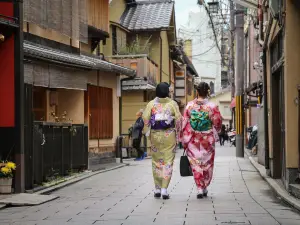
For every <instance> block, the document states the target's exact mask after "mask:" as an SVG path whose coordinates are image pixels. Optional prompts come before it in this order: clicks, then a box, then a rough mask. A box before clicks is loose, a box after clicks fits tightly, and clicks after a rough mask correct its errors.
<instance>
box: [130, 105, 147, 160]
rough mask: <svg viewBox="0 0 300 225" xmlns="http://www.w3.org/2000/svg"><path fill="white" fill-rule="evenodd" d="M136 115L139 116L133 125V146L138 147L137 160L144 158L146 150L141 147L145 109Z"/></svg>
mask: <svg viewBox="0 0 300 225" xmlns="http://www.w3.org/2000/svg"><path fill="white" fill-rule="evenodd" d="M136 116H137V117H138V118H137V120H136V121H135V124H134V125H133V128H132V146H133V147H134V148H135V149H136V151H137V154H138V155H137V158H136V159H135V160H136V161H141V160H143V159H144V156H145V155H144V151H143V150H142V149H141V140H142V135H143V133H142V131H143V129H144V121H143V118H142V116H143V111H142V110H140V111H139V112H138V113H137V114H136Z"/></svg>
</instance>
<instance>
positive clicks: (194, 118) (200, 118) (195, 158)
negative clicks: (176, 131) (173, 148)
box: [181, 82, 222, 199]
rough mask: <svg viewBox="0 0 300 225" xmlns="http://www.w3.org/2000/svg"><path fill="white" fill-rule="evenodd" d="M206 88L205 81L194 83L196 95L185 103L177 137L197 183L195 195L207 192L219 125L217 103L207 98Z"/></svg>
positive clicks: (199, 196) (203, 194)
mask: <svg viewBox="0 0 300 225" xmlns="http://www.w3.org/2000/svg"><path fill="white" fill-rule="evenodd" d="M209 89H210V87H209V85H208V84H207V83H205V82H201V83H200V84H199V85H198V86H197V87H196V90H197V98H196V99H195V100H193V101H191V102H189V103H188V104H187V106H186V108H185V111H184V115H183V121H182V133H181V141H182V143H183V148H184V150H185V151H186V154H187V156H188V159H189V162H190V166H191V169H192V172H193V176H194V180H195V183H196V185H197V189H198V194H197V198H198V199H200V198H203V196H207V193H208V190H207V187H208V186H209V184H210V182H211V180H212V176H213V168H214V159H215V142H216V140H217V139H218V135H217V133H218V132H220V131H221V127H222V117H221V114H220V111H219V109H218V107H217V106H216V105H215V104H214V103H212V102H209V101H208V97H209Z"/></svg>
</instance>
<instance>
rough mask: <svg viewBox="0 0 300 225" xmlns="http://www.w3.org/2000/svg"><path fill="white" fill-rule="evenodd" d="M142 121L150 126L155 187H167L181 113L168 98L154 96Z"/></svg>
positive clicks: (170, 175) (171, 170) (171, 169)
mask: <svg viewBox="0 0 300 225" xmlns="http://www.w3.org/2000/svg"><path fill="white" fill-rule="evenodd" d="M143 118H144V123H145V125H146V126H148V127H150V129H151V132H150V140H151V153H152V170H153V177H154V183H155V188H156V189H161V188H168V186H169V183H170V180H171V177H172V172H173V162H174V159H175V149H176V144H177V143H176V142H177V140H178V139H177V137H179V132H180V124H181V114H180V112H179V108H178V105H177V103H176V102H175V101H173V100H172V99H170V98H155V99H154V100H153V101H151V102H149V103H148V105H147V107H146V109H145V111H144V113H143Z"/></svg>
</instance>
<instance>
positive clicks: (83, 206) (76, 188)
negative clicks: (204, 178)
mask: <svg viewBox="0 0 300 225" xmlns="http://www.w3.org/2000/svg"><path fill="white" fill-rule="evenodd" d="M181 154H182V152H181V151H178V153H177V158H176V162H175V165H176V166H175V170H174V176H173V178H172V182H171V186H170V188H169V191H170V195H171V199H170V200H168V201H163V200H156V199H154V198H153V191H152V188H153V182H152V176H151V165H150V163H151V160H149V159H148V160H145V161H142V162H133V161H130V166H127V167H124V168H122V169H118V170H114V171H110V172H106V173H102V174H99V175H96V176H94V177H91V178H89V179H86V180H83V181H81V182H79V183H77V184H74V185H71V186H69V187H66V188H64V189H61V190H59V191H57V192H55V193H53V194H54V195H58V196H60V198H59V199H57V200H55V201H52V202H49V203H46V204H43V205H40V206H37V207H19V208H7V209H5V210H2V211H0V224H1V225H2V224H3V225H4V224H5V225H7V224H14V225H34V224H37V225H48V224H49V225H50V224H51V225H52V224H53V225H61V224H68V225H85V224H86V225H89V224H96V225H97V224H99V225H100V224H106V225H140V224H142V225H148V224H157V225H162V224H171V225H216V224H219V225H220V224H253V225H276V224H283V225H296V224H297V225H299V224H300V215H299V213H297V212H295V211H293V210H292V209H290V208H289V207H288V206H286V205H284V204H283V203H280V201H279V199H278V198H276V197H275V196H274V195H273V192H272V191H271V189H270V188H269V186H268V185H267V183H266V182H265V181H264V180H263V179H262V178H261V177H260V176H259V174H258V173H257V172H256V170H255V169H254V167H253V166H252V165H251V163H250V162H249V160H247V159H238V160H237V159H236V158H235V157H234V155H235V149H234V148H229V147H226V146H225V147H218V148H217V157H216V164H215V175H214V180H213V183H212V185H211V186H210V188H209V197H208V198H205V199H202V200H197V199H196V188H195V185H194V182H193V179H192V178H191V177H189V178H182V177H180V175H179V169H178V168H179V158H180V155H181Z"/></svg>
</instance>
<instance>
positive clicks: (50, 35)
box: [23, 23, 79, 48]
mask: <svg viewBox="0 0 300 225" xmlns="http://www.w3.org/2000/svg"><path fill="white" fill-rule="evenodd" d="M27 24H28V27H27ZM27 28H28V29H27ZM23 30H24V32H28V33H31V34H34V35H37V36H40V37H43V38H47V39H49V40H52V41H56V42H59V43H63V44H65V45H72V46H73V47H77V48H79V41H78V40H74V39H71V38H70V37H68V36H66V35H63V34H61V33H59V32H57V31H55V30H51V29H44V28H42V27H40V26H39V25H36V24H33V23H25V24H24V29H23Z"/></svg>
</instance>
